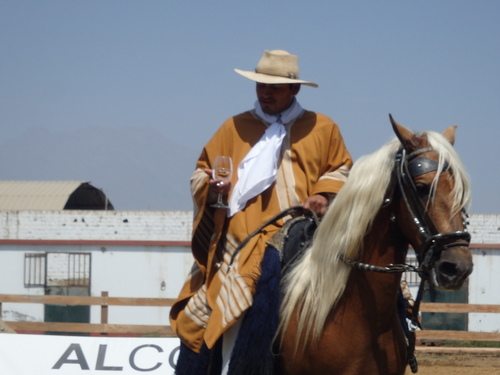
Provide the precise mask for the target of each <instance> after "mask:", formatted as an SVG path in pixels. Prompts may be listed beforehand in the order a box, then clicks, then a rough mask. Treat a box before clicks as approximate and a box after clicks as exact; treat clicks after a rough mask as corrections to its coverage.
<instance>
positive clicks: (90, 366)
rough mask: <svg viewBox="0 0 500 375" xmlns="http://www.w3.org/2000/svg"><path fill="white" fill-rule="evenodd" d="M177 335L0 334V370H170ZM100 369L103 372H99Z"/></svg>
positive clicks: (45, 374)
mask: <svg viewBox="0 0 500 375" xmlns="http://www.w3.org/2000/svg"><path fill="white" fill-rule="evenodd" d="M178 352H179V339H177V338H157V337H153V338H142V337H88V336H51V335H25V334H8V333H3V334H0V374H2V375H3V374H5V375H7V374H8V375H31V374H36V375H76V374H79V375H84V374H85V375H94V374H101V375H102V374H103V373H106V374H117V375H129V374H130V375H132V374H134V375H137V374H162V375H169V374H174V368H175V363H176V362H177V356H178V354H179V353H178ZM103 371H104V372H103Z"/></svg>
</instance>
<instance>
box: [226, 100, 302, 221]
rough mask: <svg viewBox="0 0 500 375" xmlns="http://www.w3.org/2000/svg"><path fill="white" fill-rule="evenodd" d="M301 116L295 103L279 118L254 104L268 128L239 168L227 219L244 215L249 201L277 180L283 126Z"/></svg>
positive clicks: (284, 132) (230, 198)
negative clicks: (237, 214) (240, 213)
mask: <svg viewBox="0 0 500 375" xmlns="http://www.w3.org/2000/svg"><path fill="white" fill-rule="evenodd" d="M302 112H303V109H302V107H301V106H300V104H299V102H298V101H297V100H296V99H294V101H293V104H292V105H291V106H290V108H288V109H287V110H285V111H284V112H282V113H281V114H279V115H277V116H274V115H268V114H266V113H264V112H263V111H262V108H261V107H260V104H259V102H258V101H256V102H255V113H256V114H257V116H259V117H260V118H261V119H262V120H264V121H265V122H266V123H267V124H268V125H269V127H268V128H267V129H266V131H265V132H264V134H263V135H262V137H261V138H260V139H259V141H258V142H257V143H256V144H255V145H254V146H253V147H252V149H251V150H250V151H249V152H248V154H246V156H245V157H244V158H243V160H242V161H241V163H240V165H239V166H238V181H237V182H236V185H235V186H234V188H233V191H232V193H231V196H230V197H229V202H228V205H229V210H228V212H227V216H228V217H231V216H233V215H234V214H235V213H236V212H238V211H241V210H242V209H243V208H244V207H245V205H246V203H247V202H248V200H250V199H252V198H253V197H255V196H257V195H259V194H260V193H262V192H263V191H264V190H266V189H267V188H268V187H269V186H271V185H272V183H273V182H274V181H275V180H276V174H277V172H278V158H279V155H280V152H281V144H282V143H283V139H284V138H285V135H286V130H285V126H284V124H288V123H289V122H291V121H293V120H295V119H296V118H297V117H299V116H300V115H301V114H302Z"/></svg>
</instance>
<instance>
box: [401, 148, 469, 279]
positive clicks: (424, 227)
mask: <svg viewBox="0 0 500 375" xmlns="http://www.w3.org/2000/svg"><path fill="white" fill-rule="evenodd" d="M430 151H435V150H433V149H432V148H430V147H426V148H421V149H418V150H416V151H414V152H412V153H410V154H409V155H406V151H405V149H404V148H401V149H399V151H398V152H397V153H396V158H395V168H394V172H395V175H396V182H397V186H398V187H399V191H400V193H401V197H402V199H403V202H404V204H405V206H406V209H407V211H408V213H409V215H410V217H411V222H412V223H414V225H415V226H416V227H417V228H416V229H417V233H419V235H420V239H421V242H420V244H418V243H412V246H413V248H414V249H415V253H416V254H417V260H418V263H419V267H418V269H417V272H418V273H419V275H420V277H421V278H423V279H428V278H429V277H430V272H431V269H432V268H433V266H434V263H435V261H436V260H437V259H439V257H440V256H441V253H442V252H443V251H444V250H446V249H448V248H450V247H453V246H458V245H462V246H468V245H469V243H470V239H471V236H470V233H469V232H468V231H467V229H466V228H467V223H466V218H467V213H466V212H465V210H463V211H462V217H463V219H464V223H463V225H464V230H462V231H455V232H446V233H439V231H438V229H437V226H436V224H435V223H434V220H433V219H432V217H431V216H430V215H429V212H428V211H427V210H426V209H425V204H424V202H423V201H422V198H421V197H420V195H419V194H418V190H417V188H416V186H415V183H414V182H413V179H414V178H415V177H417V176H420V175H423V174H425V173H429V172H433V171H436V170H438V163H437V162H436V161H435V160H432V159H429V158H426V157H423V156H420V155H422V154H424V153H427V152H430ZM447 169H448V166H447V165H446V164H445V165H444V166H443V168H442V171H446V170H447ZM419 254H423V259H422V256H420V255H419Z"/></svg>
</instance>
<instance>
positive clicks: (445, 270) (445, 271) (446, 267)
mask: <svg viewBox="0 0 500 375" xmlns="http://www.w3.org/2000/svg"><path fill="white" fill-rule="evenodd" d="M439 272H440V273H441V274H442V275H445V276H448V277H455V276H457V274H458V273H457V265H456V264H455V263H451V262H442V263H441V264H440V265H439Z"/></svg>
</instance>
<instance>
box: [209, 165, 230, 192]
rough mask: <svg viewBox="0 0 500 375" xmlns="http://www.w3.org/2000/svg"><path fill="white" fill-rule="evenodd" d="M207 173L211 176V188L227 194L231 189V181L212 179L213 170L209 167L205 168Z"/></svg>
mask: <svg viewBox="0 0 500 375" xmlns="http://www.w3.org/2000/svg"><path fill="white" fill-rule="evenodd" d="M204 171H205V173H206V174H207V175H208V177H209V178H210V179H209V181H208V183H209V185H210V190H211V191H213V192H214V193H216V194H223V195H224V194H227V193H229V190H231V181H229V182H224V181H222V180H221V179H216V180H214V179H212V170H211V169H209V168H205V170H204Z"/></svg>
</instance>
